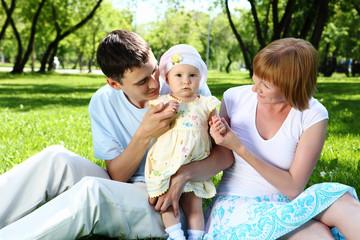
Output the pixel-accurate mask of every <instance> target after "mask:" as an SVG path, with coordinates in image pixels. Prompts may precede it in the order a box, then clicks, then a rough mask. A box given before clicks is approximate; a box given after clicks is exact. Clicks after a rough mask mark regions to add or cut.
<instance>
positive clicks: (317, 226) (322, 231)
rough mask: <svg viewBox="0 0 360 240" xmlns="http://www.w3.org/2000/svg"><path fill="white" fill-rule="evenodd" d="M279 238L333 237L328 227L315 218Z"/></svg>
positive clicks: (325, 239) (316, 239)
mask: <svg viewBox="0 0 360 240" xmlns="http://www.w3.org/2000/svg"><path fill="white" fill-rule="evenodd" d="M280 239H282V240H283V239H287V240H303V239H306V240H330V239H332V240H333V239H334V238H333V236H332V233H331V230H330V228H329V227H328V226H327V225H325V224H323V223H321V222H319V221H316V220H310V221H308V222H307V223H305V224H304V225H302V226H301V227H299V228H297V229H296V230H294V231H292V232H290V233H288V234H287V235H285V236H283V237H282V238H280Z"/></svg>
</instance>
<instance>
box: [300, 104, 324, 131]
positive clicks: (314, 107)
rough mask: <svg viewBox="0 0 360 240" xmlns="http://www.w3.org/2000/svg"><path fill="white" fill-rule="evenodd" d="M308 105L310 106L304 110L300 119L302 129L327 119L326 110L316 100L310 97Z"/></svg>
mask: <svg viewBox="0 0 360 240" xmlns="http://www.w3.org/2000/svg"><path fill="white" fill-rule="evenodd" d="M309 105H310V107H309V109H307V110H305V111H304V116H303V119H302V121H303V127H304V130H306V129H307V128H309V127H311V126H312V125H314V124H315V123H318V122H320V121H322V120H325V119H329V115H328V111H327V110H326V108H325V107H324V106H323V105H322V104H321V103H320V102H319V101H318V100H316V99H315V98H311V99H310V104H309Z"/></svg>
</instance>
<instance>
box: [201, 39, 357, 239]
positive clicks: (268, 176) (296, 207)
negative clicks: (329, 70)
mask: <svg viewBox="0 0 360 240" xmlns="http://www.w3.org/2000/svg"><path fill="white" fill-rule="evenodd" d="M253 69H254V76H253V81H254V83H255V84H254V85H253V86H241V87H235V88H232V89H229V90H227V91H226V92H225V93H224V98H223V102H222V105H221V109H220V116H221V117H222V120H220V119H218V118H213V121H212V122H210V124H211V129H210V133H211V135H212V137H213V138H214V140H215V142H216V143H217V144H219V145H221V146H224V147H226V148H228V149H230V150H232V151H233V153H234V156H235V163H234V165H233V166H232V167H231V168H229V169H227V170H225V171H224V174H223V177H222V181H221V183H220V185H219V187H218V194H217V196H216V197H215V198H214V200H213V202H212V204H211V206H210V207H209V209H208V210H207V213H206V218H207V221H206V222H207V224H206V230H207V231H208V233H209V234H208V237H209V238H211V237H213V238H215V239H277V238H280V237H283V238H285V239H333V235H334V236H335V235H336V234H340V233H339V231H338V230H337V229H339V230H340V231H341V233H342V234H343V235H344V236H345V237H346V239H358V237H359V236H360V230H359V228H358V225H359V222H360V204H359V202H358V201H357V200H355V198H357V197H356V193H355V191H354V189H353V188H351V187H348V186H345V185H342V184H338V183H322V184H317V185H314V186H312V187H310V188H309V189H307V190H305V191H304V192H303V193H302V191H303V189H304V188H305V186H306V184H307V182H308V180H309V177H310V175H311V174H312V171H313V169H314V167H315V165H316V163H317V160H318V158H319V156H320V153H321V150H322V147H323V144H324V141H325V135H326V126H327V121H328V114H327V111H326V109H325V108H324V107H323V106H322V105H321V103H319V102H318V101H317V100H316V99H314V98H313V97H312V95H313V93H314V91H315V86H316V79H317V51H316V50H315V48H314V47H313V46H312V45H311V44H310V43H309V42H307V41H305V40H301V39H293V38H287V39H280V40H277V41H274V42H272V43H271V44H270V45H268V46H267V47H265V48H264V49H263V50H261V51H260V52H259V53H258V54H257V55H256V57H255V59H254V63H253ZM219 121H222V122H223V123H224V124H225V125H226V128H227V133H226V134H224V135H223V134H220V133H219V131H217V125H218V124H219V123H220V122H219ZM226 122H227V123H229V125H228V124H227V123H226ZM229 126H230V127H231V128H230V127H229ZM333 227H336V228H337V229H336V228H334V229H333V231H331V230H330V229H331V228H333Z"/></svg>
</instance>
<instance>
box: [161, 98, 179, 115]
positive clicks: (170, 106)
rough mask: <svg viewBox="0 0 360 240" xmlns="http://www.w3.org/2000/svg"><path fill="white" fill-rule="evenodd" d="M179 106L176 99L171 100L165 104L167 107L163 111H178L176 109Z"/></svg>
mask: <svg viewBox="0 0 360 240" xmlns="http://www.w3.org/2000/svg"><path fill="white" fill-rule="evenodd" d="M178 107H179V103H178V102H177V101H175V100H170V101H169V102H167V103H166V104H165V108H164V110H163V111H165V112H166V111H168V112H176V110H177V109H178Z"/></svg>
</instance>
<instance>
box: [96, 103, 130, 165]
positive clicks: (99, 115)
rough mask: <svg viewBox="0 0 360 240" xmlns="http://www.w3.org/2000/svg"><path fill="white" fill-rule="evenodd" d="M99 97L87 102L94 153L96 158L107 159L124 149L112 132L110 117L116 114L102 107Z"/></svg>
mask: <svg viewBox="0 0 360 240" xmlns="http://www.w3.org/2000/svg"><path fill="white" fill-rule="evenodd" d="M101 100H102V99H101V98H96V97H93V98H92V99H91V101H90V104H89V114H90V117H91V132H92V139H93V145H94V154H95V157H96V158H98V159H104V160H109V159H113V158H115V157H116V156H118V155H120V153H122V152H123V151H124V147H123V146H122V144H121V142H120V141H118V139H116V137H115V136H114V134H113V131H114V129H112V128H113V121H112V118H115V117H116V116H115V115H114V114H112V113H111V112H109V111H108V109H107V108H105V107H104V105H105V104H104V103H103V102H102V101H101Z"/></svg>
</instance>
